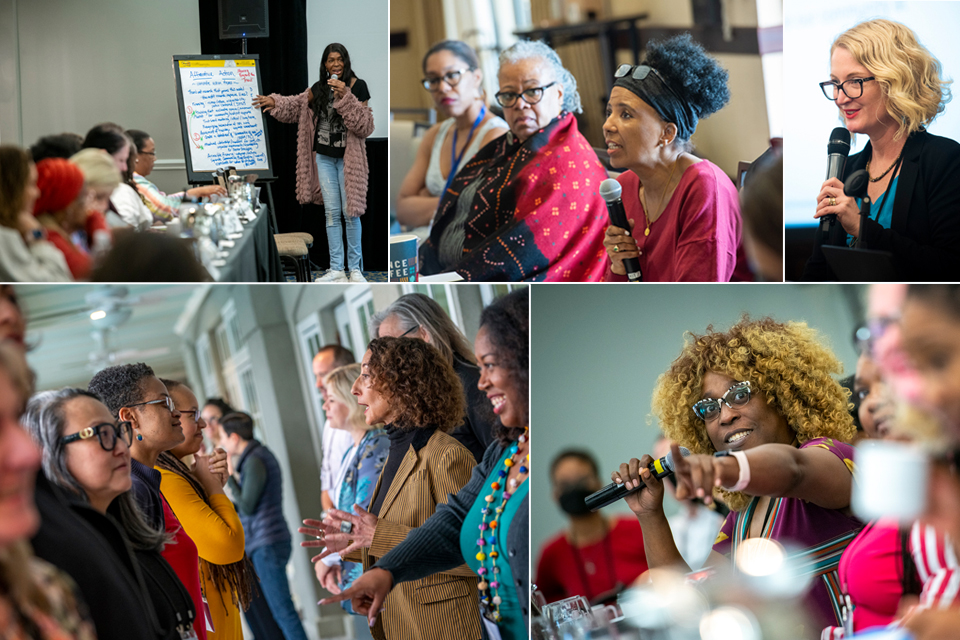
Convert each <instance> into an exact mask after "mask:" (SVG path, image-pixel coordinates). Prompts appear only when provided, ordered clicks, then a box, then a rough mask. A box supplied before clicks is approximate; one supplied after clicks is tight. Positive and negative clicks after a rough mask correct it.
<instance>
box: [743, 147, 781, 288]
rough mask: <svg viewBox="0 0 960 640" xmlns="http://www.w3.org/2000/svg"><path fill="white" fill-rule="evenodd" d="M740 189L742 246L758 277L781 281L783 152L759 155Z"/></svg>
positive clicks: (752, 269) (759, 278) (754, 273)
mask: <svg viewBox="0 0 960 640" xmlns="http://www.w3.org/2000/svg"><path fill="white" fill-rule="evenodd" d="M757 163H761V164H760V165H759V166H757V168H756V171H755V172H754V168H753V167H751V168H750V169H751V171H750V172H748V173H747V178H746V184H744V185H743V191H741V192H740V214H741V215H742V216H743V248H744V250H745V251H746V254H747V259H748V260H749V261H750V268H751V271H753V275H754V277H755V278H756V279H758V280H766V281H769V282H782V281H783V154H782V153H781V154H777V156H776V158H766V157H764V156H761V157H760V159H758V160H757V161H755V162H754V165H757Z"/></svg>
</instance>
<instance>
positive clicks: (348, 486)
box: [337, 429, 390, 613]
mask: <svg viewBox="0 0 960 640" xmlns="http://www.w3.org/2000/svg"><path fill="white" fill-rule="evenodd" d="M389 452H390V438H389V437H387V432H386V431H384V430H383V429H371V430H370V431H367V433H366V434H365V435H364V436H363V440H361V441H360V444H359V445H354V446H352V447H350V448H349V449H347V452H346V453H345V454H344V455H343V464H344V465H346V469H345V470H344V472H343V473H342V475H343V480H342V481H341V482H340V495H339V496H337V508H338V509H340V510H341V511H346V512H347V513H353V505H355V504H359V505H360V506H361V507H364V508H366V506H367V505H368V504H369V503H370V497H371V496H372V495H373V489H374V488H375V487H376V486H377V478H379V477H380V472H381V471H382V470H383V465H384V464H385V463H386V461H387V454H388V453H389ZM362 573H363V564H362V563H359V562H349V561H347V560H343V561H342V562H341V572H340V588H341V589H346V588H347V587H349V586H350V585H351V584H353V581H354V580H356V579H357V578H359V577H360V574H362ZM340 606H342V607H343V608H344V610H345V611H348V612H349V613H356V612H355V611H354V610H353V607H351V606H350V601H349V600H347V601H345V602H342V603H341V605H340Z"/></svg>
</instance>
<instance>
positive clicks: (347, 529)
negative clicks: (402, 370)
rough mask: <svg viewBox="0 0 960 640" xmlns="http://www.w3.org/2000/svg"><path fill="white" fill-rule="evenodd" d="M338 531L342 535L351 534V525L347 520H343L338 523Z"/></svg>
mask: <svg viewBox="0 0 960 640" xmlns="http://www.w3.org/2000/svg"><path fill="white" fill-rule="evenodd" d="M340 531H342V532H343V533H351V532H352V531H353V523H352V522H349V521H347V520H344V521H343V522H341V523H340Z"/></svg>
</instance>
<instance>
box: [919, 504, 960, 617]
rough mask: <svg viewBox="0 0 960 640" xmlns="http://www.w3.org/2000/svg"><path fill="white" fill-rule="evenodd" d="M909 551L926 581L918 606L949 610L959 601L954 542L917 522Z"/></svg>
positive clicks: (958, 569)
mask: <svg viewBox="0 0 960 640" xmlns="http://www.w3.org/2000/svg"><path fill="white" fill-rule="evenodd" d="M910 551H911V553H912V554H913V561H914V563H915V564H916V565H917V572H918V573H919V574H920V580H921V582H923V591H922V592H921V593H920V604H919V606H918V608H919V609H946V608H948V607H951V606H954V605H956V604H958V603H960V563H958V562H957V555H956V553H955V551H954V548H953V542H952V541H951V540H950V538H948V537H947V536H946V535H945V534H943V533H940V532H939V531H937V530H936V529H934V528H933V527H931V526H930V525H926V524H923V523H920V522H915V523H914V524H913V527H912V528H911V530H910Z"/></svg>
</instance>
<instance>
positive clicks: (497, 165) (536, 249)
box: [420, 113, 607, 282]
mask: <svg viewBox="0 0 960 640" xmlns="http://www.w3.org/2000/svg"><path fill="white" fill-rule="evenodd" d="M606 177H607V174H606V172H605V171H604V169H603V166H602V165H601V164H600V161H599V160H598V159H597V156H596V154H595V153H594V151H593V149H592V148H591V147H590V143H589V142H587V139H586V138H584V137H583V135H581V134H580V132H579V131H578V130H577V121H576V119H575V118H574V117H573V114H571V113H561V114H560V116H558V117H557V118H556V119H554V120H553V121H551V122H550V124H548V125H547V126H546V127H544V128H543V129H541V130H540V131H538V132H537V133H535V134H534V135H533V136H531V137H530V138H528V139H527V140H526V141H525V142H522V143H521V142H519V141H517V140H516V138H515V137H514V136H513V135H512V134H507V135H506V136H503V137H501V138H498V139H497V140H495V141H493V142H491V143H490V144H488V145H487V146H485V147H484V148H483V149H481V150H480V151H479V152H478V153H477V155H475V156H474V157H473V158H472V159H471V160H470V162H469V163H467V164H466V165H465V166H464V167H463V168H462V169H461V170H460V172H459V173H458V174H457V175H456V177H455V178H454V180H453V183H452V184H451V185H450V187H449V188H448V189H447V191H446V192H445V193H444V194H443V195H442V196H441V199H440V205H439V207H438V209H437V215H436V217H435V218H434V221H433V228H432V229H431V231H430V237H429V239H428V240H427V241H426V242H424V244H423V246H421V248H420V265H421V271H422V273H423V274H424V275H430V274H435V273H440V272H444V271H456V272H457V273H459V274H460V275H461V276H462V277H463V278H464V279H465V280H473V281H481V282H482V281H498V280H500V281H503V280H505V281H513V282H519V281H529V282H542V281H548V282H551V281H559V282H568V281H574V282H576V281H598V280H601V279H602V278H603V273H604V270H605V269H606V252H605V251H604V248H603V234H604V230H605V229H606V227H607V209H606V205H605V203H604V201H603V199H602V198H601V197H600V195H599V191H598V189H599V188H600V183H601V182H602V181H603V180H604V179H606ZM461 199H464V201H463V202H462V203H461Z"/></svg>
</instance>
